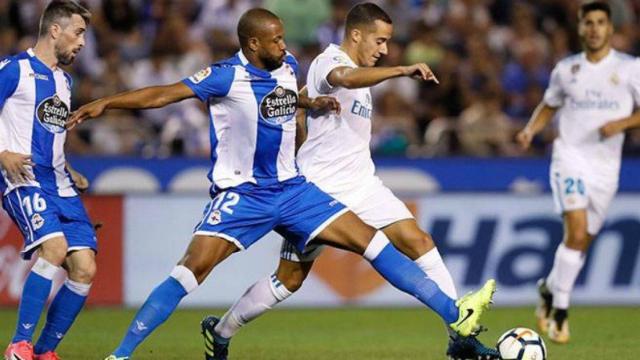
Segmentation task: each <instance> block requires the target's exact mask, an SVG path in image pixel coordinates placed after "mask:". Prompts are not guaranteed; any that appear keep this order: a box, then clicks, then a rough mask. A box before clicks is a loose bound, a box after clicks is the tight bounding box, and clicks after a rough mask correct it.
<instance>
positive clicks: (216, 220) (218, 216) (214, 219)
mask: <svg viewBox="0 0 640 360" xmlns="http://www.w3.org/2000/svg"><path fill="white" fill-rule="evenodd" d="M221 221H222V213H221V212H220V210H213V211H212V212H211V215H209V218H208V219H207V224H209V225H218V224H220V222H221Z"/></svg>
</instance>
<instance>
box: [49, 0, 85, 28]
mask: <svg viewBox="0 0 640 360" xmlns="http://www.w3.org/2000/svg"><path fill="white" fill-rule="evenodd" d="M74 14H76V15H79V16H80V17H82V19H84V21H85V22H86V23H87V25H89V21H90V20H91V13H90V12H89V10H87V9H86V8H84V7H83V6H82V5H80V4H78V3H77V2H75V1H73V0H52V1H51V2H50V3H49V5H47V7H46V8H45V9H44V12H42V17H41V18H40V31H39V32H38V36H41V37H42V36H45V35H47V32H48V31H49V28H50V27H51V25H52V24H53V23H55V22H58V21H60V19H69V18H71V16H72V15H74Z"/></svg>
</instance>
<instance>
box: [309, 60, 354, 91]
mask: <svg viewBox="0 0 640 360" xmlns="http://www.w3.org/2000/svg"><path fill="white" fill-rule="evenodd" d="M316 62H317V63H316V64H315V69H314V74H313V75H314V78H313V79H312V80H313V86H315V88H316V90H317V91H318V93H320V94H329V93H331V92H332V91H333V86H332V85H331V84H329V80H327V76H329V74H330V73H331V71H333V70H334V69H335V68H339V67H353V68H355V67H356V66H355V65H353V63H352V62H351V61H350V60H349V58H347V55H346V54H325V55H322V56H319V57H318V58H317V59H316Z"/></svg>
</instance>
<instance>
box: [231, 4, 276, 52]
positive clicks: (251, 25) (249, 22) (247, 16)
mask: <svg viewBox="0 0 640 360" xmlns="http://www.w3.org/2000/svg"><path fill="white" fill-rule="evenodd" d="M267 21H280V18H279V17H278V16H277V15H276V14H274V13H272V12H271V11H269V10H267V9H263V8H254V9H250V10H247V11H246V12H245V13H244V14H242V16H240V20H238V41H240V46H247V44H249V38H251V37H254V36H256V33H257V32H258V31H259V30H260V28H261V27H262V26H263V25H264V23H265V22H267Z"/></svg>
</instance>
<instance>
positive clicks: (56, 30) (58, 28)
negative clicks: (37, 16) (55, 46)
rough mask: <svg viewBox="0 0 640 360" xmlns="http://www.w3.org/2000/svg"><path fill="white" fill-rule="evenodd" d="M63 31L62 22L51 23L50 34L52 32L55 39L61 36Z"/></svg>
mask: <svg viewBox="0 0 640 360" xmlns="http://www.w3.org/2000/svg"><path fill="white" fill-rule="evenodd" d="M61 33H62V26H60V24H58V23H53V24H51V26H50V27H49V34H51V37H52V38H53V39H54V40H55V39H57V38H58V37H60V34H61Z"/></svg>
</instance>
